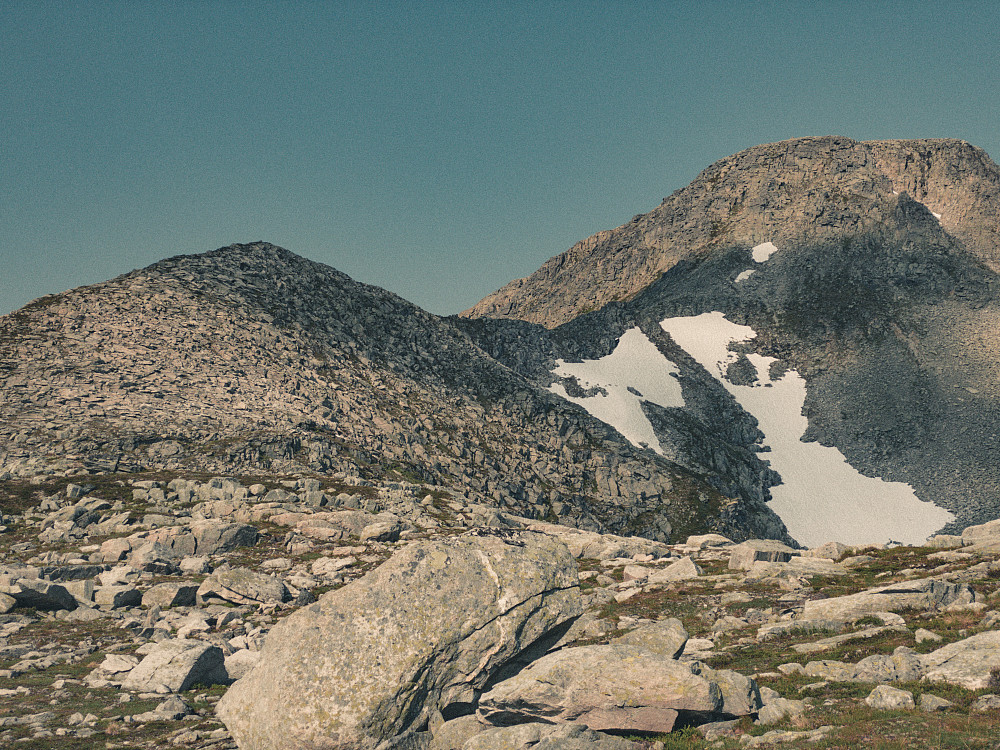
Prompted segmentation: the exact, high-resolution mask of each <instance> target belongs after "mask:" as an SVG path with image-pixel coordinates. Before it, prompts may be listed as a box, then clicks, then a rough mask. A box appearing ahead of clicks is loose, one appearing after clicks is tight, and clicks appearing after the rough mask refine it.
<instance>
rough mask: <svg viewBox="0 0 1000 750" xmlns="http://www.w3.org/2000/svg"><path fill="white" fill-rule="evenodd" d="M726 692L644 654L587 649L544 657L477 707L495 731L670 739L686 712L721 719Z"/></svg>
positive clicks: (633, 650)
mask: <svg viewBox="0 0 1000 750" xmlns="http://www.w3.org/2000/svg"><path fill="white" fill-rule="evenodd" d="M721 709H722V691H721V690H720V688H719V686H718V685H717V684H715V683H712V682H710V681H709V680H707V679H705V678H703V677H700V676H698V675H695V674H694V673H693V672H692V671H691V668H690V667H689V666H687V665H685V664H681V663H680V662H677V661H675V660H673V659H671V658H669V657H666V656H663V655H662V654H654V653H653V652H651V651H647V650H646V649H644V648H641V647H639V646H628V645H608V646H581V647H578V648H568V649H563V650H561V651H556V652H554V653H551V654H547V655H546V656H543V657H542V658H541V659H539V660H538V661H536V662H534V663H532V664H531V665H530V666H528V667H527V668H526V669H524V670H523V671H521V672H520V673H518V674H517V675H515V676H514V677H512V678H510V679H508V680H504V681H503V682H500V683H497V684H496V685H495V686H494V687H493V688H492V689H491V690H490V691H489V692H487V693H486V694H484V695H483V696H482V697H481V698H480V701H479V715H480V717H482V718H483V719H484V720H486V721H488V722H490V723H493V724H501V725H505V724H512V723H521V722H527V721H536V720H544V721H547V722H560V723H561V722H576V723H580V724H583V725H585V726H587V727H589V728H590V729H595V730H612V731H623V732H624V731H628V732H669V731H671V730H672V729H673V726H674V723H675V721H676V720H677V717H678V714H679V712H681V711H685V712H697V713H701V714H705V715H710V714H715V713H718V712H720V711H721Z"/></svg>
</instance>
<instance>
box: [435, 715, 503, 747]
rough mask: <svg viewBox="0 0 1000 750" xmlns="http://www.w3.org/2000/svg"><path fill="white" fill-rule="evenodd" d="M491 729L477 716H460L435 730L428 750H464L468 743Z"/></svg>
mask: <svg viewBox="0 0 1000 750" xmlns="http://www.w3.org/2000/svg"><path fill="white" fill-rule="evenodd" d="M489 729H490V727H489V726H487V725H486V724H483V723H482V722H481V721H479V719H477V718H476V717H475V715H470V716H459V717H458V718H457V719H452V720H451V721H446V722H444V723H443V724H441V725H440V726H438V727H437V728H436V729H434V730H433V736H432V737H431V742H430V745H428V747H427V750H462V746H463V745H465V743H466V742H468V741H469V740H470V739H472V738H473V737H475V736H476V735H477V734H481V733H482V732H485V731H487V730H489Z"/></svg>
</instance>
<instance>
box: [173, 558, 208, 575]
mask: <svg viewBox="0 0 1000 750" xmlns="http://www.w3.org/2000/svg"><path fill="white" fill-rule="evenodd" d="M177 567H178V568H180V571H181V573H185V574H187V575H189V576H190V575H194V576H196V575H201V574H202V573H211V572H212V566H211V565H210V564H209V562H208V558H207V557H185V558H184V559H182V560H181V561H180V564H179V565H178V566H177Z"/></svg>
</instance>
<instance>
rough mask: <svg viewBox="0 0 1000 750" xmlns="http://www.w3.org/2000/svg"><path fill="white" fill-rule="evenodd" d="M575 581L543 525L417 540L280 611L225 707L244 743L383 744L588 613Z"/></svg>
mask: <svg viewBox="0 0 1000 750" xmlns="http://www.w3.org/2000/svg"><path fill="white" fill-rule="evenodd" d="M577 581H578V578H577V569H576V564H575V563H574V561H573V559H572V558H571V557H570V556H569V553H568V551H567V550H566V549H565V547H563V546H562V545H561V544H559V543H558V542H555V541H553V540H550V539H547V538H546V537H544V536H541V535H537V534H526V533H517V532H505V533H503V535H502V536H468V537H461V538H457V539H452V540H449V541H440V542H424V543H415V544H412V545H410V546H408V547H406V548H404V549H402V550H400V551H399V552H397V553H396V554H395V555H393V557H391V558H390V559H389V560H388V561H387V562H385V563H383V564H382V565H381V566H380V567H378V568H376V569H375V570H374V571H372V572H371V573H369V574H368V575H366V576H364V577H363V578H361V579H359V580H357V581H355V582H353V583H351V584H349V585H347V586H345V587H343V588H340V589H337V590H335V591H332V592H330V593H328V594H325V595H324V596H323V597H321V598H320V600H319V601H318V602H317V603H316V604H313V605H311V606H308V607H304V608H303V609H300V610H298V611H297V612H295V613H294V614H292V615H291V616H289V617H287V618H285V619H284V620H282V621H281V622H279V623H278V625H276V626H275V627H274V629H273V630H272V631H271V633H270V634H269V635H268V638H267V641H266V643H265V645H264V648H263V650H262V653H261V660H260V663H259V664H258V665H257V666H256V667H255V668H254V669H253V670H252V671H251V672H250V673H249V674H247V675H246V676H245V677H243V678H242V679H241V680H239V681H238V682H237V683H236V684H235V685H234V686H233V687H232V688H230V690H229V691H228V692H227V693H226V695H225V696H224V697H223V699H222V701H221V702H220V703H219V706H218V715H219V716H220V717H221V718H222V720H223V721H224V722H225V723H226V725H227V727H228V728H229V730H230V732H231V733H232V734H233V737H234V738H236V740H237V742H238V743H239V744H240V746H241V747H242V748H245V749H249V750H254V749H256V748H261V749H263V748H268V750H271V749H274V750H280V749H281V748H293V747H294V748H298V747H301V746H303V745H305V744H308V743H310V742H318V741H319V740H320V738H325V739H324V741H326V742H332V743H335V744H343V745H348V744H349V745H352V746H354V747H359V748H366V747H375V746H376V745H378V744H379V743H380V742H383V741H384V740H387V739H390V738H392V737H397V736H400V735H402V734H404V733H405V732H407V731H409V730H411V729H412V728H415V727H418V726H420V725H421V724H422V723H423V722H424V721H425V720H427V719H428V718H429V717H430V716H431V714H432V713H433V712H435V711H438V710H441V709H443V708H446V707H447V706H449V705H451V704H453V703H469V702H472V701H474V700H475V698H476V696H477V692H478V691H479V690H481V689H482V687H483V686H484V685H485V683H486V681H487V680H488V679H489V678H490V677H493V676H496V674H497V672H498V671H499V670H500V668H501V667H503V666H504V665H505V664H506V663H507V662H509V661H510V660H511V659H512V658H513V657H515V656H516V655H518V654H519V653H520V652H522V651H523V650H524V649H526V648H527V647H528V646H529V645H531V644H536V642H537V644H538V645H539V646H540V647H542V648H544V647H545V646H546V645H547V644H546V642H545V640H544V638H543V637H549V638H551V641H550V642H554V641H555V640H556V639H558V637H559V635H560V634H561V633H560V631H559V630H557V628H559V627H560V626H566V625H568V623H569V621H570V620H572V619H573V618H574V617H576V616H578V615H579V614H580V598H579V589H578V588H577ZM548 634H551V635H548ZM540 639H542V640H540Z"/></svg>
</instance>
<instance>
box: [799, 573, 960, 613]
mask: <svg viewBox="0 0 1000 750" xmlns="http://www.w3.org/2000/svg"><path fill="white" fill-rule="evenodd" d="M974 600H975V595H974V594H973V592H972V590H971V589H970V588H969V587H968V586H966V585H965V584H955V583H947V582H945V581H938V580H935V579H933V578H920V579H917V580H913V581H904V582H901V583H893V584H889V585H888V586H880V587H877V588H873V589H868V590H867V591H862V592H860V593H858V594H851V595H849V596H838V597H834V598H832V599H814V600H811V601H807V602H806V603H805V607H804V608H803V610H802V618H803V619H806V620H808V619H819V618H828V619H833V620H844V621H847V622H850V621H852V620H857V619H860V618H861V617H864V616H865V615H868V614H873V613H875V612H883V611H884V612H897V611H899V610H902V609H923V610H930V609H937V608H940V607H944V606H947V605H949V604H952V603H954V602H971V601H974Z"/></svg>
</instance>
